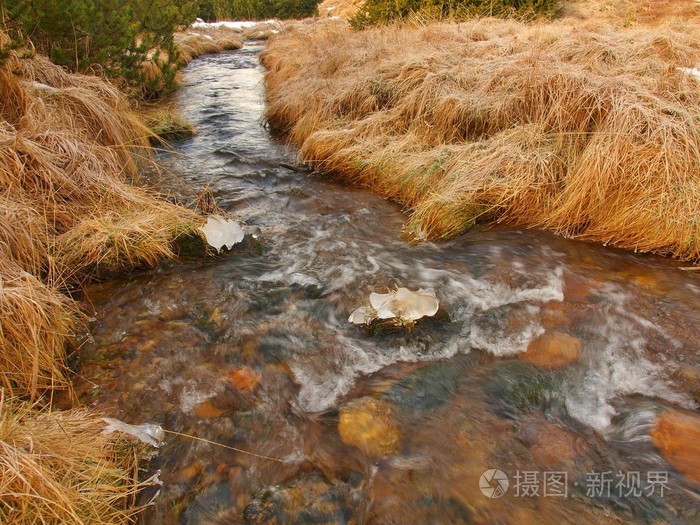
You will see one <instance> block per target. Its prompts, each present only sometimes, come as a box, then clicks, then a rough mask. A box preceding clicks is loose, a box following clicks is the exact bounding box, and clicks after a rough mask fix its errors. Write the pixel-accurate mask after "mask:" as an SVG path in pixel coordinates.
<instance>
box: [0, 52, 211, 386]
mask: <svg viewBox="0 0 700 525" xmlns="http://www.w3.org/2000/svg"><path fill="white" fill-rule="evenodd" d="M0 101H2V102H0V219H2V220H1V221H0V310H1V311H2V317H1V318H0V385H2V386H4V388H5V389H6V391H7V392H8V393H10V394H12V395H16V396H28V397H30V398H32V399H36V398H39V397H41V395H42V394H44V393H45V392H46V391H47V390H48V389H51V388H62V387H66V386H67V385H68V380H67V377H66V370H65V366H64V359H65V345H66V342H67V341H69V340H70V338H71V335H72V333H73V329H74V325H75V322H76V312H77V308H76V305H75V304H74V303H73V302H72V300H70V299H69V298H68V297H66V296H63V295H61V294H60V293H59V292H58V291H57V290H58V289H60V288H64V287H65V286H67V285H70V286H74V285H76V284H79V283H80V282H82V281H83V280H85V279H89V278H92V277H94V276H100V275H105V274H110V273H113V272H117V271H121V270H125V269H129V268H133V267H135V266H149V265H154V264H156V263H158V262H159V261H160V260H162V259H164V258H167V257H171V256H173V252H172V250H171V243H172V242H173V241H174V239H175V238H177V237H178V236H179V235H181V234H183V233H186V232H191V231H196V227H197V225H199V224H200V223H201V222H202V221H201V219H200V218H199V217H198V215H197V214H196V213H195V212H193V211H191V210H187V209H185V208H181V207H178V206H175V205H173V204H170V203H168V202H166V201H164V200H163V199H162V198H159V197H158V196H157V195H155V194H152V193H150V192H148V191H146V190H144V189H141V188H137V187H135V186H134V185H133V184H132V181H133V179H135V178H136V177H137V176H138V173H139V170H140V169H141V168H142V167H143V165H144V163H145V162H149V160H148V158H149V145H148V138H149V132H148V131H147V129H146V128H145V127H144V126H143V125H142V124H141V122H140V121H139V119H138V118H137V117H135V116H134V114H133V113H132V112H131V111H130V107H129V105H128V103H127V101H126V100H125V98H124V96H123V95H122V94H121V93H120V92H119V91H118V90H117V89H116V88H114V87H113V86H111V85H110V84H107V83H106V82H104V81H103V80H101V79H98V78H96V77H89V76H84V75H71V74H69V73H67V72H65V71H64V70H63V69H61V68H60V67H58V66H55V65H53V64H51V63H50V62H49V61H48V60H46V59H45V58H43V57H40V56H36V57H33V58H29V59H27V58H20V57H19V56H14V57H11V58H10V59H9V60H8V61H7V62H6V63H5V64H3V66H2V67H1V68H0Z"/></svg>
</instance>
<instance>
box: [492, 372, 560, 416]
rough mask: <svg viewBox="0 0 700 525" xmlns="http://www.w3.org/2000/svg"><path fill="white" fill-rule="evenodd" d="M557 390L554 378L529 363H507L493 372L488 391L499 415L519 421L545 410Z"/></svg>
mask: <svg viewBox="0 0 700 525" xmlns="http://www.w3.org/2000/svg"><path fill="white" fill-rule="evenodd" d="M554 387H555V379H554V377H553V376H552V374H551V373H550V372H547V371H545V370H542V369H540V368H538V367H536V366H533V365H531V364H529V363H523V362H519V361H508V362H505V363H502V364H500V365H498V366H496V367H495V368H494V369H493V370H492V371H491V373H490V374H489V378H488V380H487V383H486V385H485V391H486V394H487V396H488V401H489V403H490V404H491V405H492V406H494V407H495V409H496V412H497V413H498V414H499V415H501V416H503V417H507V418H516V417H518V416H519V415H520V414H523V413H528V412H530V411H532V410H542V409H545V408H546V407H547V406H548V405H549V404H550V402H551V401H552V399H553V391H554Z"/></svg>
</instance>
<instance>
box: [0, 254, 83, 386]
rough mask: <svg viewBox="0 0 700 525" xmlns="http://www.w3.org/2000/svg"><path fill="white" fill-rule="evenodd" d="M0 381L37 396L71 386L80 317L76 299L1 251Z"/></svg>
mask: <svg viewBox="0 0 700 525" xmlns="http://www.w3.org/2000/svg"><path fill="white" fill-rule="evenodd" d="M0 316H1V317H2V323H0V385H1V387H2V388H3V389H4V391H5V392H7V393H8V394H9V395H14V396H17V395H22V396H29V397H31V398H34V399H37V398H39V397H40V396H41V395H42V394H45V393H46V392H47V391H51V390H53V389H63V388H67V387H68V386H69V381H68V374H67V369H66V367H65V364H64V363H65V352H66V346H67V345H68V343H69V341H70V340H71V339H72V337H73V334H74V330H75V328H76V324H77V323H78V322H79V315H78V309H77V307H76V304H75V303H74V302H73V301H71V300H70V299H69V298H68V297H66V296H65V295H63V294H62V293H60V292H59V291H58V290H56V289H55V288H52V287H50V286H48V285H46V284H44V283H43V282H41V280H39V279H38V278H37V277H35V276H33V275H32V274H30V273H28V272H26V271H25V270H23V269H22V268H20V267H19V266H18V265H17V264H16V263H15V262H13V261H12V260H11V259H9V258H8V257H6V256H5V255H4V254H2V253H0Z"/></svg>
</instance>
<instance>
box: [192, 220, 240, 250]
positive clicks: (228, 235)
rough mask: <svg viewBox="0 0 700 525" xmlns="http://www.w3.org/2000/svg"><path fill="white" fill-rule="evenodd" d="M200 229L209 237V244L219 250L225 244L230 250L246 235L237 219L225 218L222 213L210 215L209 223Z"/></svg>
mask: <svg viewBox="0 0 700 525" xmlns="http://www.w3.org/2000/svg"><path fill="white" fill-rule="evenodd" d="M199 230H200V231H201V232H202V233H203V234H204V236H205V237H206V238H207V242H208V243H209V245H210V246H212V247H214V248H216V251H218V252H220V251H221V248H223V247H224V246H226V248H228V249H229V250H230V249H231V248H233V245H234V244H238V243H239V242H241V241H242V240H243V237H245V233H244V232H243V228H241V227H240V225H239V224H238V223H237V222H236V221H234V220H232V219H225V218H223V217H221V216H220V215H210V216H209V217H208V218H207V223H206V224H205V225H204V226H202V227H201V228H199Z"/></svg>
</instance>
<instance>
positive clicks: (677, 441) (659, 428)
mask: <svg viewBox="0 0 700 525" xmlns="http://www.w3.org/2000/svg"><path fill="white" fill-rule="evenodd" d="M651 439H652V441H653V442H654V445H656V448H658V449H659V450H660V451H661V455H662V456H663V457H664V459H665V460H666V461H668V462H669V463H670V464H671V465H672V466H673V468H675V469H676V470H678V471H679V472H681V473H683V474H684V475H685V476H687V477H689V478H690V479H692V480H693V481H695V482H697V483H700V416H699V415H697V414H692V413H689V412H679V411H674V410H667V411H666V412H663V413H661V414H660V415H659V416H658V418H657V420H656V424H655V425H654V429H653V430H652V431H651Z"/></svg>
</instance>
